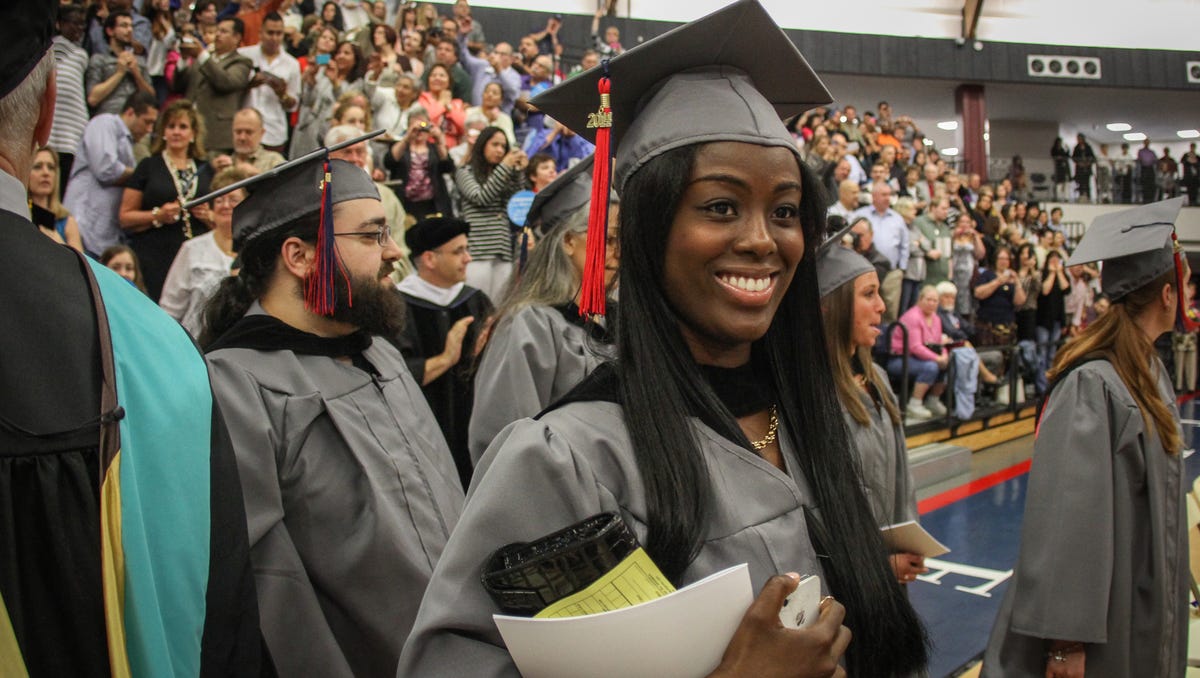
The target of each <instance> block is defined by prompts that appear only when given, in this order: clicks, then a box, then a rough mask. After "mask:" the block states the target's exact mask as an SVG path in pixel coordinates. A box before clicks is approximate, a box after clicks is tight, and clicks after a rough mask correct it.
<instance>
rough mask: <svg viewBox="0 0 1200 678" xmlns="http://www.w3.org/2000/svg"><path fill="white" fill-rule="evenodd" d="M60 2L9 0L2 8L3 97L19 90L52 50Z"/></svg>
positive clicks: (0, 89) (0, 82)
mask: <svg viewBox="0 0 1200 678" xmlns="http://www.w3.org/2000/svg"><path fill="white" fill-rule="evenodd" d="M57 13H58V1H57V0H5V2H4V8H3V9H0V44H2V45H4V49H3V50H0V97H5V96H8V94H9V93H10V92H12V91H13V90H14V89H16V88H17V86H18V85H20V84H21V83H22V82H24V81H25V77H26V76H28V75H29V73H30V71H32V70H33V68H34V66H37V64H38V62H39V61H41V60H42V57H43V56H45V55H46V51H47V50H49V49H50V42H51V40H53V39H54V29H55V26H54V24H55V17H56V16H57Z"/></svg>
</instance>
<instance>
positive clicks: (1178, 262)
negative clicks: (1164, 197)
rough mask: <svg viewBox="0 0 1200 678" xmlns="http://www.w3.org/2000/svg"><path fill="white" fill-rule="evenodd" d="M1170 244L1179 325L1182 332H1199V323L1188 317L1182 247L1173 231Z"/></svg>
mask: <svg viewBox="0 0 1200 678" xmlns="http://www.w3.org/2000/svg"><path fill="white" fill-rule="evenodd" d="M1171 244H1172V245H1173V246H1174V249H1175V289H1177V290H1178V295H1179V323H1180V325H1182V327H1183V331H1184V332H1195V331H1196V330H1200V322H1198V321H1196V320H1193V319H1192V317H1191V316H1189V315H1188V309H1187V299H1185V298H1184V297H1185V296H1186V295H1187V287H1186V285H1187V281H1186V280H1184V279H1183V247H1182V246H1180V244H1179V237H1178V236H1177V235H1176V234H1175V232H1174V231H1172V232H1171Z"/></svg>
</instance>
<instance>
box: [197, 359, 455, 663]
mask: <svg viewBox="0 0 1200 678" xmlns="http://www.w3.org/2000/svg"><path fill="white" fill-rule="evenodd" d="M363 355H364V356H365V357H366V358H367V360H369V361H370V362H371V364H372V365H374V366H375V368H376V370H377V371H378V372H379V375H378V376H375V377H374V378H372V377H371V376H370V375H368V374H367V373H366V372H364V371H362V370H360V369H358V368H356V367H353V366H351V365H349V364H346V363H343V362H339V361H337V360H335V359H332V358H327V357H323V356H312V355H297V354H295V353H293V352H291V351H285V350H281V351H255V350H250V349H245V348H228V349H222V350H218V351H214V352H212V353H209V354H208V356H207V358H208V363H209V373H210V375H211V378H212V386H213V392H214V393H215V394H216V397H217V400H218V401H220V404H221V409H222V411H223V412H224V414H225V417H226V422H227V424H228V427H229V433H230V435H231V437H232V439H233V444H234V449H235V450H236V453H237V461H238V469H239V471H240V474H241V480H242V488H243V491H244V494H245V503H246V516H247V521H248V523H249V536H250V558H251V561H252V563H253V565H254V574H255V582H256V584H257V586H258V602H259V611H260V615H261V618H262V631H263V636H264V638H265V640H266V643H267V647H268V649H269V650H270V652H271V657H272V658H273V660H274V662H275V666H276V667H277V669H278V670H279V674H280V675H281V676H301V675H307V676H322V677H329V676H384V675H387V676H391V675H393V674H394V673H395V670H396V662H397V660H398V658H399V656H400V649H401V647H402V646H403V643H404V639H405V638H406V637H407V636H408V633H409V630H410V629H411V627H412V623H413V619H414V617H415V616H416V612H417V607H418V606H419V604H420V601H421V595H422V593H423V592H424V589H425V585H426V583H427V582H428V580H429V577H430V575H431V573H432V572H433V566H434V564H435V563H436V562H437V559H438V556H439V555H441V552H442V549H443V547H444V546H445V544H446V540H447V538H448V537H449V535H450V531H451V529H452V528H453V527H454V524H455V522H456V521H457V519H458V516H459V513H460V511H461V509H462V502H463V493H462V489H461V486H460V484H459V480H458V473H457V472H456V471H455V468H454V462H453V460H452V459H451V457H450V452H449V450H448V449H447V448H446V442H445V440H444V439H443V438H442V433H441V431H440V430H439V429H438V426H437V422H436V421H435V420H434V418H433V414H432V413H431V412H430V411H429V406H428V405H427V404H426V403H425V398H424V397H423V396H422V395H421V390H420V387H418V386H417V384H416V382H415V381H414V380H413V378H412V376H411V375H410V374H409V372H408V368H407V367H405V365H404V361H403V359H402V358H401V356H400V353H399V352H398V351H397V350H396V349H395V348H393V347H392V346H391V345H390V344H388V343H387V342H386V341H383V340H382V339H380V338H378V337H376V338H375V340H374V343H373V344H372V345H371V346H370V347H369V348H368V349H367V350H366V351H364V352H363Z"/></svg>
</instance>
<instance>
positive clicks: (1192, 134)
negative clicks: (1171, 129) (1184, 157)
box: [1175, 129, 1200, 139]
mask: <svg viewBox="0 0 1200 678" xmlns="http://www.w3.org/2000/svg"><path fill="white" fill-rule="evenodd" d="M1175 134H1176V135H1177V136H1178V137H1179V138H1180V139H1195V138H1196V137H1200V130H1197V129H1181V130H1179V131H1178V132H1176V133H1175Z"/></svg>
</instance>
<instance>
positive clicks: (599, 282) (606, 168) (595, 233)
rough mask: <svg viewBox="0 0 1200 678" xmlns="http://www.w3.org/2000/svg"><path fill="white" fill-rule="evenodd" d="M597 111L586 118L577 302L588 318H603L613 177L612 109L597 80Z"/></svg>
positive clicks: (606, 86) (604, 83)
mask: <svg viewBox="0 0 1200 678" xmlns="http://www.w3.org/2000/svg"><path fill="white" fill-rule="evenodd" d="M597 89H598V90H599V92H600V110H599V111H598V112H597V113H593V114H592V115H589V116H588V125H587V126H588V127H590V128H595V130H596V154H595V165H594V166H593V168H592V203H591V208H590V211H589V213H588V230H587V233H588V235H587V253H586V254H587V259H586V260H585V263H584V267H583V290H582V294H581V295H580V299H579V315H581V316H583V317H585V318H591V317H592V316H594V315H604V311H605V293H606V291H607V290H606V289H605V287H606V286H605V284H604V273H605V264H606V263H607V259H608V196H609V184H610V177H611V175H612V150H611V149H612V144H611V141H610V137H611V134H612V106H611V105H610V103H609V91H610V82H609V79H608V77H607V76H606V77H602V78H600V82H599V83H598V85H597Z"/></svg>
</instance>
